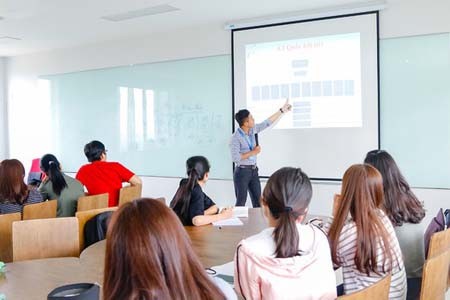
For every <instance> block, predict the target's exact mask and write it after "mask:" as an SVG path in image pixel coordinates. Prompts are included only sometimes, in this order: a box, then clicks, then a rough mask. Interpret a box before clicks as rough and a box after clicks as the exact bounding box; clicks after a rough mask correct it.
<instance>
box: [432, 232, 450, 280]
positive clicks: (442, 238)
mask: <svg viewBox="0 0 450 300" xmlns="http://www.w3.org/2000/svg"><path fill="white" fill-rule="evenodd" d="M447 250H450V229H446V230H443V231H439V232H436V233H433V235H432V236H431V238H430V245H429V247H428V257H427V258H433V257H435V256H438V255H439V254H441V253H443V252H445V251H447ZM448 274H449V278H448V281H447V288H448V287H450V268H449V273H448Z"/></svg>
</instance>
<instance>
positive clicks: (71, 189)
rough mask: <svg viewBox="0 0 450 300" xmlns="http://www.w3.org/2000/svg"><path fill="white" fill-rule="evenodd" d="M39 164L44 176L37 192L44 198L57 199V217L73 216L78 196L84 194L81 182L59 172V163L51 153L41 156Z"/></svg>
mask: <svg viewBox="0 0 450 300" xmlns="http://www.w3.org/2000/svg"><path fill="white" fill-rule="evenodd" d="M40 164H41V170H42V172H44V174H45V178H44V180H43V181H42V183H41V185H40V186H39V192H40V193H41V194H42V197H43V198H44V200H55V199H56V200H58V206H57V210H56V215H57V216H58V217H73V216H75V213H76V211H77V202H78V198H79V197H81V196H84V190H83V186H82V185H81V183H80V182H79V181H78V180H76V179H74V178H72V177H70V176H67V175H66V174H64V173H63V172H61V164H60V163H59V161H58V159H56V157H55V156H54V155H53V154H45V155H44V156H42V158H41V163H40Z"/></svg>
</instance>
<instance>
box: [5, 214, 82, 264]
mask: <svg viewBox="0 0 450 300" xmlns="http://www.w3.org/2000/svg"><path fill="white" fill-rule="evenodd" d="M12 240H13V261H19V260H28V259H39V258H51V257H67V256H78V255H79V253H80V244H79V242H78V219H77V218H75V217H70V218H53V219H36V220H26V221H18V222H14V223H13V226H12ZM68 271H70V270H68Z"/></svg>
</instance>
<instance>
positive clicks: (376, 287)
mask: <svg viewBox="0 0 450 300" xmlns="http://www.w3.org/2000/svg"><path fill="white" fill-rule="evenodd" d="M390 287H391V275H390V274H389V275H387V276H385V277H384V278H382V279H381V280H380V281H378V282H376V283H374V284H372V285H371V286H369V287H367V288H365V289H363V290H360V291H358V292H355V293H352V294H348V295H344V296H340V297H338V299H342V300H366V299H380V300H384V299H389V289H390Z"/></svg>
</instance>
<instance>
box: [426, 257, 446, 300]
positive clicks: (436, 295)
mask: <svg viewBox="0 0 450 300" xmlns="http://www.w3.org/2000/svg"><path fill="white" fill-rule="evenodd" d="M449 266H450V251H449V250H447V251H445V252H443V253H441V254H439V255H437V256H434V257H433V258H429V259H427V260H426V261H425V264H424V265H423V273H422V287H421V289H420V299H421V300H428V299H433V300H444V299H445V292H446V291H447V279H448V269H449Z"/></svg>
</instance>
